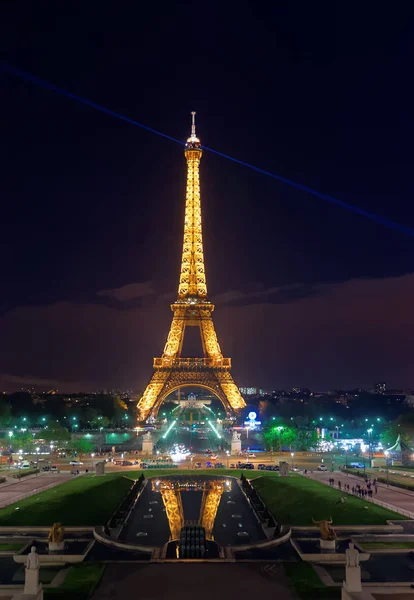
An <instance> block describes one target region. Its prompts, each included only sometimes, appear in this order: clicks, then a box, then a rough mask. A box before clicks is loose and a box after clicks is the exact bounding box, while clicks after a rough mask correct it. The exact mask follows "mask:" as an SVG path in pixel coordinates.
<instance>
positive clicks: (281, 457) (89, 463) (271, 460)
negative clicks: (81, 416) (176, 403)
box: [1, 434, 344, 475]
mask: <svg viewBox="0 0 414 600" xmlns="http://www.w3.org/2000/svg"><path fill="white" fill-rule="evenodd" d="M187 435H188V434H187ZM182 440H183V436H182V435H179V436H173V437H172V439H171V442H170V443H171V444H173V443H183V441H182ZM194 441H195V440H193V442H194ZM211 442H212V440H211V439H207V440H202V441H201V443H199V444H197V443H193V446H192V449H193V452H194V454H193V459H192V461H187V462H182V463H180V465H179V467H180V468H184V469H188V468H190V467H191V466H192V465H194V464H195V463H196V462H201V463H202V465H203V467H205V464H206V462H207V461H209V460H211V459H210V458H209V457H208V455H207V454H206V453H205V450H207V449H208V448H209V449H211V450H212V451H213V452H216V448H217V440H216V442H215V443H214V444H212V443H211ZM185 445H186V447H187V448H188V447H189V445H188V444H185ZM197 446H198V447H197ZM200 446H201V448H200ZM108 456H109V455H107V457H108ZM159 456H167V454H165V455H163V454H160V455H159ZM216 456H217V459H216V460H213V461H212V462H213V463H214V462H216V461H217V462H222V463H223V464H224V466H225V467H230V465H231V464H232V463H233V464H235V463H237V462H238V461H242V462H252V463H253V464H254V465H255V468H257V465H258V464H259V463H264V464H267V465H278V464H279V462H280V461H287V462H288V463H289V465H290V466H292V464H293V465H294V466H295V467H298V468H299V469H300V470H303V469H311V470H313V469H316V468H317V467H318V465H320V464H321V463H322V462H323V463H324V464H326V465H327V467H328V469H331V466H332V458H331V456H330V455H327V454H320V453H315V454H313V453H304V454H303V455H302V454H298V453H296V454H295V455H294V456H293V458H292V456H291V455H290V453H276V452H274V453H270V452H261V453H256V454H255V456H254V457H248V456H247V455H246V454H243V455H242V456H231V455H228V454H227V453H226V452H220V451H217V452H216ZM38 458H39V457H38V456H36V455H33V456H25V460H28V461H31V460H37V459H38ZM115 458H116V459H117V460H121V459H122V458H123V459H124V460H128V461H135V460H136V461H139V462H141V461H142V460H146V459H147V458H148V457H144V456H143V455H142V454H141V452H139V453H137V454H136V453H135V452H124V453H120V452H117V453H116V454H115ZM70 460H71V459H70V458H59V457H57V456H53V455H50V456H48V457H45V458H43V457H42V458H41V462H39V468H40V469H42V465H56V466H57V467H58V469H59V470H60V471H61V472H65V471H69V472H70V471H72V470H73V468H79V470H80V471H84V470H85V469H88V470H89V471H92V470H93V469H94V466H95V464H96V463H97V462H98V461H99V460H101V457H99V456H98V455H95V456H94V457H90V456H87V457H82V458H80V459H79V460H80V462H82V463H83V464H82V465H81V466H80V467H72V466H71V465H70V464H69V463H70ZM333 464H334V466H335V467H337V468H338V467H339V466H342V465H343V464H344V458H343V457H341V456H335V458H334V463H333ZM106 470H107V471H120V470H122V471H124V470H132V471H134V470H135V471H136V470H137V466H136V465H134V466H131V467H120V466H119V465H113V464H112V463H107V465H106ZM1 474H2V475H7V470H3V471H2V472H1Z"/></svg>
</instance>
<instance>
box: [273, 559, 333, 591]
mask: <svg viewBox="0 0 414 600" xmlns="http://www.w3.org/2000/svg"><path fill="white" fill-rule="evenodd" d="M284 571H285V575H286V577H287V578H288V579H289V581H290V585H291V587H292V588H293V589H294V590H295V592H296V594H297V595H298V596H299V598H301V599H303V600H312V599H315V600H322V599H323V600H340V598H341V588H338V587H327V586H325V585H324V584H323V583H322V581H321V580H320V578H319V575H318V574H317V573H316V571H314V569H313V568H312V565H311V564H309V563H307V562H298V563H285V564H284Z"/></svg>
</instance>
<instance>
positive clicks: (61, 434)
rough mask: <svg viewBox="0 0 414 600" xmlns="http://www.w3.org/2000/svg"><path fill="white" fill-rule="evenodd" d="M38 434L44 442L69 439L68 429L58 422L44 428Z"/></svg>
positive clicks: (60, 441) (58, 442) (57, 441)
mask: <svg viewBox="0 0 414 600" xmlns="http://www.w3.org/2000/svg"><path fill="white" fill-rule="evenodd" d="M39 435H40V436H41V437H42V439H44V440H45V441H46V442H55V443H57V444H60V443H63V442H68V441H69V440H70V433H69V431H68V430H67V429H66V428H65V427H62V426H61V425H59V424H56V425H53V426H52V427H48V428H47V429H44V430H43V431H42V432H41V433H40V434H39Z"/></svg>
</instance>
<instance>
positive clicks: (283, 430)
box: [263, 423, 297, 452]
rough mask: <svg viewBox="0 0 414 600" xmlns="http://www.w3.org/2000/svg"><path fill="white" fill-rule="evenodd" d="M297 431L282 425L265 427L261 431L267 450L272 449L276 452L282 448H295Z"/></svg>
mask: <svg viewBox="0 0 414 600" xmlns="http://www.w3.org/2000/svg"><path fill="white" fill-rule="evenodd" d="M296 438H297V429H294V428H293V427H289V426H287V425H282V424H279V423H277V424H272V425H265V427H264V429H263V440H264V443H265V446H266V448H267V449H268V450H270V448H273V450H275V451H276V452H278V451H280V450H282V449H283V448H286V449H290V448H292V447H295V442H296Z"/></svg>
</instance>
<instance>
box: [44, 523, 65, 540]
mask: <svg viewBox="0 0 414 600" xmlns="http://www.w3.org/2000/svg"><path fill="white" fill-rule="evenodd" d="M64 535H65V528H64V527H63V525H62V524H61V523H54V524H53V525H52V529H51V530H50V531H49V536H48V538H47V539H48V540H49V542H54V543H55V544H60V543H61V542H63V537H64Z"/></svg>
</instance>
